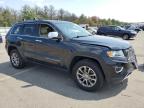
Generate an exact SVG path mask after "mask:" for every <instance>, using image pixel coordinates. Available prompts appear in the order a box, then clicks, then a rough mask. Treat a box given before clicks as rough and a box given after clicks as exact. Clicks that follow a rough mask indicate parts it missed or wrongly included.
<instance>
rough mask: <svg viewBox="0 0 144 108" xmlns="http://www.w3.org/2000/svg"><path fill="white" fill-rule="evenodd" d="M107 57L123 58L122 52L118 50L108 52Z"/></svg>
mask: <svg viewBox="0 0 144 108" xmlns="http://www.w3.org/2000/svg"><path fill="white" fill-rule="evenodd" d="M107 55H108V56H109V57H125V56H124V53H123V51H122V50H118V51H108V52H107Z"/></svg>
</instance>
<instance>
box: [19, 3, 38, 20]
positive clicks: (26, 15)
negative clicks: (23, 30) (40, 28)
mask: <svg viewBox="0 0 144 108" xmlns="http://www.w3.org/2000/svg"><path fill="white" fill-rule="evenodd" d="M21 14H22V18H23V19H25V20H30V19H34V18H36V13H35V11H34V10H33V9H32V8H31V7H30V6H28V5H25V6H24V7H23V8H22V10H21Z"/></svg>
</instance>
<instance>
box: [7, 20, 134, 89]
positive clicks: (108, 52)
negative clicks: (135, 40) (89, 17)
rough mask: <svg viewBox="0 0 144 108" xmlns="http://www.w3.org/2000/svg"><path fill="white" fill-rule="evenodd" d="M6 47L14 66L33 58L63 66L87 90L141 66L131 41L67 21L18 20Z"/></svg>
mask: <svg viewBox="0 0 144 108" xmlns="http://www.w3.org/2000/svg"><path fill="white" fill-rule="evenodd" d="M6 49H7V52H8V55H9V56H10V61H11V64H12V66H13V67H14V68H18V69H20V68H23V67H24V66H25V64H26V62H28V61H29V60H35V61H42V62H46V63H50V64H53V65H55V66H61V67H62V68H65V69H67V70H68V71H69V72H71V73H72V76H73V78H74V80H75V82H76V84H77V85H78V86H79V87H80V88H81V89H83V90H86V91H95V90H98V89H100V88H101V87H102V86H103V84H104V82H111V81H121V80H123V79H124V78H126V77H127V76H128V75H129V74H130V73H132V71H133V70H134V69H136V68H137V62H136V57H135V53H134V50H133V48H132V46H131V45H130V44H129V43H128V42H126V41H123V40H119V39H114V38H112V37H103V36H98V35H92V34H90V33H89V32H88V31H86V30H85V29H83V28H81V27H80V26H78V25H77V24H74V23H72V22H66V21H54V20H53V21H49V20H33V21H24V22H21V23H17V24H15V25H14V26H13V27H12V28H11V30H10V31H9V32H8V34H7V36H6Z"/></svg>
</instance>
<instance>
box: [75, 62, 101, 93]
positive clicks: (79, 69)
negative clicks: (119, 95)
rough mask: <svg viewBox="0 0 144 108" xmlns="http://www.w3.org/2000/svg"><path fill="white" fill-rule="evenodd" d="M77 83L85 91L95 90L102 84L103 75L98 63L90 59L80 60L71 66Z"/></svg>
mask: <svg viewBox="0 0 144 108" xmlns="http://www.w3.org/2000/svg"><path fill="white" fill-rule="evenodd" d="M73 77H74V79H75V82H76V83H77V85H78V86H79V87H80V88H81V89H83V90H86V91H96V90H99V89H100V88H101V87H102V86H103V82H104V77H103V75H102V70H101V69H100V68H99V65H98V64H97V63H95V62H93V61H92V60H81V61H79V62H78V63H77V64H76V65H75V66H74V68H73Z"/></svg>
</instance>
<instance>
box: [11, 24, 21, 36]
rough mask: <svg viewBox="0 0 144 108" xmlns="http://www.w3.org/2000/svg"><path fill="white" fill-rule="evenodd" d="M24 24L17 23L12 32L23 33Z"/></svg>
mask: <svg viewBox="0 0 144 108" xmlns="http://www.w3.org/2000/svg"><path fill="white" fill-rule="evenodd" d="M21 31H22V25H17V26H15V27H14V28H13V29H12V32H11V34H21Z"/></svg>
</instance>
